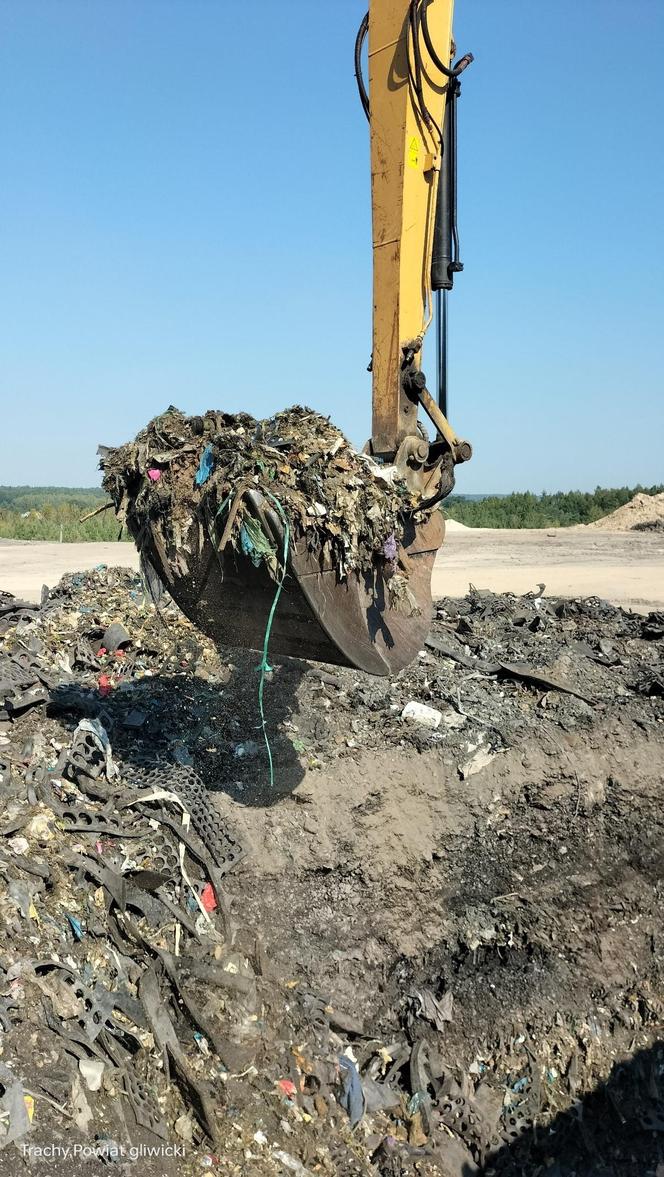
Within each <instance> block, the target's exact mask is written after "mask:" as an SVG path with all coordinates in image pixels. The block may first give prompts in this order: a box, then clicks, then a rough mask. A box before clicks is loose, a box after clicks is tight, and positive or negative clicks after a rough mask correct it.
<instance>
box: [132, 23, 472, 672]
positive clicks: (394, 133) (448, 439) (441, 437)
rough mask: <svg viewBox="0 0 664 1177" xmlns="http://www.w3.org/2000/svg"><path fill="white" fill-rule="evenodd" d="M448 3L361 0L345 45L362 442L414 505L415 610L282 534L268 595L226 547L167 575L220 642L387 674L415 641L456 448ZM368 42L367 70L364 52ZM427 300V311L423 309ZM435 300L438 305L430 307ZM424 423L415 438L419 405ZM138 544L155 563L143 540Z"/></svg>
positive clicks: (404, 540)
mask: <svg viewBox="0 0 664 1177" xmlns="http://www.w3.org/2000/svg"><path fill="white" fill-rule="evenodd" d="M452 16H453V0H370V5H369V11H368V13H367V14H366V16H365V17H364V19H363V21H362V23H361V25H360V29H359V32H358V35H357V39H356V43H355V73H356V79H357V84H358V90H359V96H360V100H361V104H362V106H363V108H364V113H365V114H366V117H367V119H368V123H369V134H370V144H371V201H372V233H373V348H372V356H371V363H370V365H369V370H370V371H371V381H372V404H373V417H372V435H371V439H370V441H369V442H368V443H367V445H366V447H365V452H366V453H367V454H369V455H371V456H372V458H373V459H374V460H375V461H376V462H378V463H380V464H382V465H385V466H392V467H396V471H397V472H398V475H399V476H400V477H402V478H403V479H405V480H406V482H407V485H408V489H409V491H410V492H411V497H412V500H413V501H414V502H415V504H416V505H415V507H414V508H412V509H410V510H409V511H408V513H407V514H405V515H404V517H403V519H402V532H401V534H400V535H399V536H397V537H396V538H397V548H398V552H397V554H398V562H399V565H400V566H401V568H403V569H404V570H405V572H406V574H407V577H408V585H409V590H410V592H411V594H412V597H413V599H414V602H415V608H413V609H412V610H411V611H410V615H406V614H405V613H404V612H403V611H399V610H398V609H396V608H394V607H392V606H391V604H390V595H389V592H388V591H387V588H386V584H385V582H384V570H383V568H382V566H381V563H380V561H376V566H375V568H374V569H373V570H372V572H371V573H370V574H362V573H351V574H349V575H347V576H346V577H343V578H340V577H339V575H338V573H337V570H336V569H335V568H334V567H333V566H331V564H330V563H329V562H327V563H326V561H325V559H324V557H323V556H322V555H321V554H320V553H319V552H318V553H317V552H316V551H312V550H311V547H310V545H309V544H308V543H307V542H306V538H305V537H299V538H298V537H297V536H295V537H292V542H291V544H290V547H289V553H288V567H287V570H286V571H287V576H286V577H285V579H284V585H283V592H282V593H281V594H280V596H279V599H278V605H277V606H276V607H275V597H274V582H273V580H272V579H271V578H270V577H269V576H268V575H267V573H266V571H265V569H264V568H263V569H261V568H256V566H255V565H254V563H252V561H251V560H250V559H248V558H247V557H243V556H242V554H241V553H233V554H232V555H229V556H227V555H225V554H224V556H223V557H220V555H219V553H218V552H217V551H215V550H212V547H211V546H210V550H207V551H206V553H204V558H202V560H201V564H200V566H199V569H198V571H197V574H196V575H195V576H182V577H178V576H175V578H173V576H172V575H171V576H169V577H168V578H167V583H168V588H169V591H170V592H171V594H172V596H173V597H174V598H175V600H176V602H177V603H178V604H179V606H180V608H181V609H182V610H183V612H184V613H185V614H187V615H188V616H189V617H190V619H191V620H192V621H193V622H194V623H195V624H196V625H197V626H198V627H199V628H200V629H201V630H202V631H203V632H205V633H207V634H208V636H209V637H211V638H212V639H213V640H215V641H216V642H218V644H219V645H222V646H228V645H234V646H237V645H241V646H246V647H248V648H250V649H261V648H262V645H263V636H264V634H265V632H266V625H267V626H268V630H269V632H270V648H271V653H274V652H276V653H278V654H286V655H291V656H296V657H303V658H307V659H312V660H318V661H323V662H331V663H336V664H340V665H347V666H354V667H357V668H359V669H361V670H364V671H367V672H368V673H370V674H375V675H389V674H394V673H396V672H397V671H399V670H401V669H402V668H403V667H404V666H406V665H408V663H409V662H411V661H412V660H413V659H414V658H415V657H416V655H417V653H418V651H419V650H420V649H421V648H422V645H423V643H424V640H425V638H426V636H427V633H428V629H429V624H430V620H431V613H432V598H431V574H432V569H433V564H434V560H435V557H436V553H437V552H438V549H439V548H440V546H441V544H442V542H443V539H444V519H443V514H442V511H441V510H439V509H438V508H437V504H438V503H439V502H441V501H442V500H443V499H444V498H445V496H446V495H448V494H449V493H450V491H451V490H452V488H453V486H454V469H455V466H456V465H457V464H458V463H461V462H467V461H468V460H469V458H470V457H471V455H472V450H471V446H470V445H469V443H468V442H467V441H465V440H463V439H462V438H460V437H458V436H457V434H456V433H455V431H454V429H453V428H452V426H451V425H450V423H449V421H448V419H447V293H448V291H449V290H451V289H452V285H453V282H454V277H455V274H456V273H458V272H459V271H460V270H461V269H463V266H462V264H461V262H460V260H459V237H458V232H457V225H456V193H457V184H456V123H457V120H456V110H457V102H458V98H459V94H460V81H459V79H460V76H461V74H462V73H463V71H464V70H465V69H466V67H467V66H468V65H469V64H470V63H471V61H472V60H473V59H472V55H471V54H466V55H465V56H463V57H460V58H459V59H458V60H455V46H454V41H453V36H452ZM367 40H368V46H367V49H368V52H367V54H366V58H367V60H368V82H365V78H364V73H363V60H364V49H365V42H366V41H367ZM435 303H437V304H438V305H437V308H436V307H435V305H434V304H435ZM436 309H437V314H435V311H436ZM434 318H435V320H436V360H437V371H438V380H437V396H436V397H434V396H432V394H431V393H430V391H429V389H428V388H427V380H426V377H425V374H424V371H423V368H422V348H423V343H424V339H425V336H426V334H427V331H428V330H429V328H430V327H431V325H432V323H433V322H434ZM420 409H421V410H422V412H423V414H424V415H425V416H426V417H427V418H428V419H429V421H430V423H431V425H432V426H433V430H434V437H433V440H429V438H428V435H427V432H426V430H425V429H424V428H423V426H422V423H421V422H420V421H419V420H418V411H419V410H420ZM247 499H248V501H247V504H246V505H247V508H248V510H249V511H250V512H252V513H253V514H254V516H255V517H256V520H257V522H258V523H259V524H260V527H261V528H262V529H263V531H264V533H265V534H266V535H268V536H270V537H271V539H272V541H273V542H274V545H275V548H276V549H277V550H280V551H281V550H283V546H284V545H283V540H284V520H283V519H282V518H281V517H280V515H279V514H278V512H277V511H276V510H275V509H274V508H273V506H272V505H271V503H270V502H269V501H268V500H267V499H266V498H265V497H264V496H262V495H261V494H260V493H259V492H258V491H252V492H251V493H250V494H249V495H248V496H247ZM147 556H148V558H149V560H150V562H151V563H152V565H153V566H154V567H155V568H156V570H157V572H158V573H161V569H160V565H163V559H160V554H159V552H158V551H155V550H151V551H148V552H147Z"/></svg>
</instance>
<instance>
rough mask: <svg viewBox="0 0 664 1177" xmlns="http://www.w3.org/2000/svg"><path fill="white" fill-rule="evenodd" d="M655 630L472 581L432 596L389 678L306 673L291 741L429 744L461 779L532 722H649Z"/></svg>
mask: <svg viewBox="0 0 664 1177" xmlns="http://www.w3.org/2000/svg"><path fill="white" fill-rule="evenodd" d="M662 636H664V619H663V617H662V614H661V613H652V614H650V615H649V616H647V617H642V616H640V615H639V614H634V613H628V612H625V611H624V610H623V609H620V608H617V607H615V606H613V605H610V604H608V603H607V602H606V601H601V600H599V599H597V598H592V597H591V598H588V599H585V600H576V601H575V600H566V599H555V598H550V597H547V596H546V590H545V586H544V585H540V586H539V588H537V589H535V590H534V591H532V592H529V593H527V594H525V596H522V597H518V596H514V595H512V594H509V593H505V594H498V593H492V592H489V591H486V590H477V589H474V588H473V587H472V586H471V590H470V592H469V593H468V595H467V596H466V597H464V598H462V599H457V600H442V601H440V602H439V603H438V606H437V614H436V617H435V618H434V621H433V624H432V627H431V632H430V634H429V637H428V639H427V640H426V643H425V646H424V648H423V649H422V650H421V652H420V655H419V658H418V659H417V661H416V662H415V663H414V664H413V665H412V666H410V667H407V668H406V669H405V670H404V671H402V672H401V674H399V675H398V676H396V677H394V678H392V679H391V680H390V681H389V682H387V683H382V682H381V681H380V680H377V679H372V678H371V677H369V676H367V675H363V674H358V673H357V672H356V671H353V670H345V669H343V668H338V667H335V668H334V670H333V672H332V673H330V672H328V671H323V672H322V671H320V670H318V669H316V668H312V669H311V670H310V671H309V672H308V674H307V676H306V680H305V682H304V684H303V686H302V688H301V689H300V690H299V691H298V717H297V721H296V731H293V738H295V739H296V740H297V742H298V746H299V747H300V749H301V751H302V753H303V755H304V756H306V758H307V762H308V763H309V764H315V763H319V764H325V763H327V762H329V761H330V760H331V759H335V758H337V757H340V756H341V757H347V756H354V755H357V754H358V753H359V752H360V751H361V750H364V749H367V748H384V747H385V746H386V744H389V745H392V746H395V747H399V746H402V747H403V746H404V745H406V746H408V745H409V746H412V747H415V748H417V749H418V750H420V751H423V750H425V749H427V748H439V749H441V750H444V751H446V752H450V753H453V754H454V755H455V756H456V758H457V763H458V765H459V770H460V777H461V778H462V779H464V778H466V777H467V776H468V775H471V774H472V772H473V771H477V769H479V768H481V767H482V766H484V765H486V764H487V763H488V762H489V760H490V758H491V757H493V756H495V755H496V753H499V752H502V751H505V750H506V749H508V748H513V747H518V746H520V744H521V742H522V741H523V740H524V739H525V738H527V736H528V733H529V732H530V731H532V728H533V725H537V724H539V725H541V726H545V727H550V728H551V729H554V730H555V729H556V728H558V729H562V730H563V731H569V732H571V731H583V730H588V729H589V728H590V727H591V726H592V725H593V724H595V723H597V722H598V721H602V720H606V719H607V718H609V717H611V716H615V715H618V714H620V715H621V716H624V717H627V716H629V717H630V719H632V720H634V721H637V720H638V722H639V723H644V722H646V721H647V718H648V716H652V718H651V719H650V722H651V723H654V722H656V720H657V718H659V717H660V715H661V712H662V710H663V707H662V699H663V698H664V665H663V664H662V654H661V650H662V646H661V642H660V640H659V639H661V638H662ZM644 701H647V702H644Z"/></svg>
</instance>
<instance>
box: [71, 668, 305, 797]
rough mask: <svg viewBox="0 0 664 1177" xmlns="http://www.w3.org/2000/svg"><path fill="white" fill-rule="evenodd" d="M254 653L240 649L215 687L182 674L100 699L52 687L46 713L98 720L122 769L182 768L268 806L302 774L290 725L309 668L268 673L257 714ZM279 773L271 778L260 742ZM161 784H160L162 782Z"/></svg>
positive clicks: (75, 687) (153, 678)
mask: <svg viewBox="0 0 664 1177" xmlns="http://www.w3.org/2000/svg"><path fill="white" fill-rule="evenodd" d="M257 661H258V655H256V654H255V653H253V652H251V651H250V652H246V651H243V652H238V654H237V657H236V659H235V660H234V662H233V664H232V666H231V668H230V671H229V675H228V681H226V682H220V681H214V680H209V681H208V680H205V679H202V678H198V677H196V676H194V675H192V674H191V673H187V674H177V673H173V674H163V673H162V674H154V675H150V676H146V677H145V678H142V679H138V680H132V681H130V682H128V683H127V684H126V685H125V686H123V687H122V688H121V689H118V690H113V691H111V692H110V693H109V695H108V696H107V697H106V698H103V697H102V696H101V695H100V693H99V691H98V690H95V689H92V688H90V687H86V686H82V685H79V684H76V683H74V684H67V685H64V686H59V687H56V688H54V689H53V690H52V691H51V693H50V700H49V703H48V714H50V715H57V716H58V717H59V718H60V719H63V720H65V721H70V722H71V726H72V730H73V729H74V728H75V727H76V724H77V723H78V721H79V719H81V718H83V717H84V716H85V717H88V718H99V719H100V720H101V721H102V723H103V724H104V727H105V728H106V730H107V732H108V735H109V737H110V741H111V747H112V749H113V755H114V757H115V758H116V759H117V760H118V761H119V762H120V763H121V764H124V765H126V766H128V767H131V766H140V767H142V768H144V767H146V766H147V767H149V766H150V765H151V764H155V765H156V763H157V761H159V762H164V761H165V762H166V764H171V763H172V764H177V763H178V762H179V763H187V764H193V767H194V768H195V769H196V771H197V772H198V773H199V775H200V776H201V778H202V779H203V781H204V783H205V785H206V787H207V788H208V789H209V790H210V791H211V792H217V793H226V794H227V795H228V796H229V797H230V798H231V799H232V800H233V801H236V802H238V803H239V804H241V805H247V806H261V807H265V806H270V805H273V804H274V803H275V802H276V801H278V800H279V799H280V798H281V797H284V796H286V795H287V794H289V793H291V792H292V791H293V789H295V788H296V787H297V785H298V784H299V783H300V781H301V780H302V778H303V776H304V771H305V770H304V768H303V767H302V764H301V762H300V756H299V753H298V741H297V732H296V730H295V729H294V728H293V726H292V723H291V716H292V714H293V711H294V709H295V706H296V693H297V690H298V687H299V686H300V683H301V682H302V679H303V677H304V676H305V674H306V672H307V670H308V669H309V668H308V666H307V665H306V663H299V662H296V661H292V660H286V661H284V662H282V663H280V664H279V666H278V667H276V668H275V670H274V671H273V672H272V673H271V674H269V675H268V676H267V678H266V681H265V686H264V692H263V703H264V715H265V727H264V728H263V725H262V722H261V716H260V709H259V700H258V686H259V673H258V671H257ZM266 735H267V739H268V741H269V746H270V752H271V755H272V759H273V762H274V764H276V765H278V772H275V773H274V774H272V775H271V773H270V761H269V756H268V752H267V746H266V742H265V736H266ZM165 783H166V782H165Z"/></svg>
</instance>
